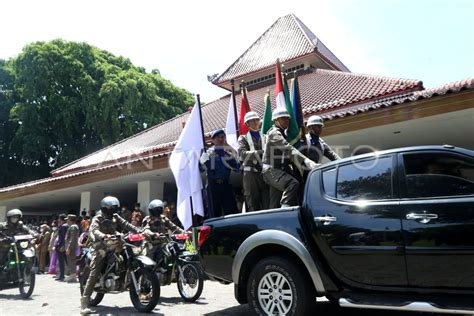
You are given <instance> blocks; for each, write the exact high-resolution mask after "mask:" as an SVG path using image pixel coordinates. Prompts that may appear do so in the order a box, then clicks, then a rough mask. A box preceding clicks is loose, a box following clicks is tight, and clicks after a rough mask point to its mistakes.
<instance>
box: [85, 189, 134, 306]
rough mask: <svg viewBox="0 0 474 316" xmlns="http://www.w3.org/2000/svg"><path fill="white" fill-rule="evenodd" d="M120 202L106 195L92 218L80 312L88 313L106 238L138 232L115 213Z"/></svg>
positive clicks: (103, 254) (104, 255)
mask: <svg viewBox="0 0 474 316" xmlns="http://www.w3.org/2000/svg"><path fill="white" fill-rule="evenodd" d="M119 209H120V202H119V200H118V199H117V198H116V197H113V196H107V197H105V198H103V199H102V201H100V212H98V214H97V215H96V216H94V218H93V219H92V223H91V226H90V230H89V240H88V242H87V243H88V244H89V245H90V247H91V249H92V259H91V263H90V273H89V278H88V279H87V283H86V286H85V287H84V292H83V295H82V297H81V314H90V313H92V311H91V310H90V309H89V307H88V306H89V301H90V296H91V295H92V292H94V287H95V284H96V283H97V281H98V277H99V276H100V272H101V270H102V266H103V264H104V259H105V257H106V242H105V241H106V240H107V239H109V238H110V237H111V236H112V235H113V234H115V233H116V232H121V231H124V230H127V231H132V232H136V233H138V232H139V231H140V229H139V228H138V227H135V226H133V225H132V224H130V223H128V222H127V221H126V220H125V219H123V218H122V217H120V216H119V215H118V214H117V213H118V212H119Z"/></svg>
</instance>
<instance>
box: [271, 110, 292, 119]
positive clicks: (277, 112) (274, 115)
mask: <svg viewBox="0 0 474 316" xmlns="http://www.w3.org/2000/svg"><path fill="white" fill-rule="evenodd" d="M280 117H288V118H289V117H290V113H288V111H287V110H285V109H276V110H274V111H273V112H272V121H274V120H276V119H278V118H280Z"/></svg>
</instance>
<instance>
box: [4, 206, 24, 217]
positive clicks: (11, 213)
mask: <svg viewBox="0 0 474 316" xmlns="http://www.w3.org/2000/svg"><path fill="white" fill-rule="evenodd" d="M12 216H20V217H22V216H23V213H22V212H21V211H20V210H19V209H17V208H14V209H12V210H9V211H8V212H7V218H9V217H12Z"/></svg>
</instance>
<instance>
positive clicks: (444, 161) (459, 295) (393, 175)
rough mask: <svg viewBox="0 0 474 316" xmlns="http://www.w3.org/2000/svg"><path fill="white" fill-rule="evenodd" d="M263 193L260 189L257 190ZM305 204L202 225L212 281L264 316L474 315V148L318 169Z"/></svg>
mask: <svg viewBox="0 0 474 316" xmlns="http://www.w3.org/2000/svg"><path fill="white" fill-rule="evenodd" d="M256 194H258V193H256ZM304 197H305V198H304V202H303V204H302V206H301V207H291V208H282V209H272V210H264V211H258V212H251V213H243V214H236V215H229V216H225V217H221V218H216V219H210V220H207V221H205V222H204V224H203V227H201V234H200V240H199V244H200V256H201V259H202V264H203V267H204V269H205V271H206V273H207V274H208V276H209V277H210V278H211V279H213V280H217V281H220V282H223V283H231V282H233V283H234V286H235V298H236V299H237V301H238V302H239V303H241V304H245V303H249V305H250V307H251V309H252V311H254V312H255V313H256V314H259V315H304V314H305V313H306V314H311V313H314V307H315V303H316V297H323V296H326V297H327V298H328V299H329V301H331V302H333V303H334V304H338V305H340V306H341V307H354V308H371V309H386V310H407V311H426V312H442V313H458V314H473V313H474V300H473V297H474V151H472V150H468V149H463V148H455V147H453V146H423V147H409V148H400V149H394V150H388V151H382V152H375V153H371V154H365V155H360V156H354V157H350V158H345V159H341V160H338V161H333V162H330V163H326V164H323V165H321V166H320V167H318V168H317V169H315V170H313V171H312V172H311V173H310V175H309V177H308V181H307V183H306V187H305V193H304Z"/></svg>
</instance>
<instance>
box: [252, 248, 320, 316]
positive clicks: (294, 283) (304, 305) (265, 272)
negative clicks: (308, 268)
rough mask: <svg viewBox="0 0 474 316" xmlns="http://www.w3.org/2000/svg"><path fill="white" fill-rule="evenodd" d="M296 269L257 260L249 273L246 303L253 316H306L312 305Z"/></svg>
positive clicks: (286, 263) (277, 260) (278, 260)
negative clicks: (255, 315) (255, 314)
mask: <svg viewBox="0 0 474 316" xmlns="http://www.w3.org/2000/svg"><path fill="white" fill-rule="evenodd" d="M311 293H313V291H312V288H311V286H310V284H308V283H307V282H306V281H305V279H304V277H303V275H302V274H301V272H299V269H298V267H297V266H296V265H295V264H294V263H292V262H291V261H289V260H286V259H283V258H281V257H269V258H265V259H263V260H261V261H260V262H258V263H257V265H256V266H255V267H254V268H253V270H252V272H251V273H250V276H249V280H248V286H247V299H248V302H249V305H250V308H251V309H252V310H253V311H254V312H255V313H257V315H306V314H307V313H308V312H309V310H310V309H311V307H312V306H313V305H314V302H315V301H316V299H315V297H314V296H313V295H312V294H311Z"/></svg>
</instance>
